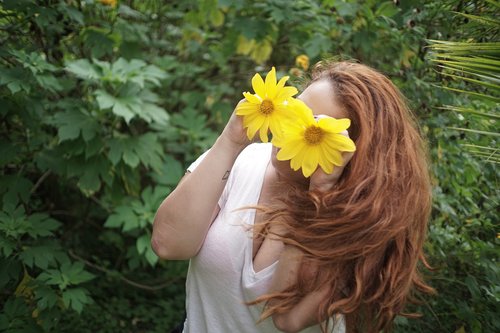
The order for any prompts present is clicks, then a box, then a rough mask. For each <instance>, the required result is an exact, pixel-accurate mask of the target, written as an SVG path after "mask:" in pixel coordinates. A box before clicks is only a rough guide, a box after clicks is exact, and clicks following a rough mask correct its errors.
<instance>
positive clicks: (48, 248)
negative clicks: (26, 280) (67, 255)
mask: <svg viewBox="0 0 500 333" xmlns="http://www.w3.org/2000/svg"><path fill="white" fill-rule="evenodd" d="M56 251H57V252H60V249H59V248H57V247H54V246H52V245H35V246H28V247H26V248H25V249H23V252H21V253H20V254H19V258H20V259H21V260H22V261H23V263H24V264H25V265H26V266H28V267H30V268H33V266H36V267H39V268H41V269H47V268H48V267H49V265H50V264H53V263H55V252H56Z"/></svg>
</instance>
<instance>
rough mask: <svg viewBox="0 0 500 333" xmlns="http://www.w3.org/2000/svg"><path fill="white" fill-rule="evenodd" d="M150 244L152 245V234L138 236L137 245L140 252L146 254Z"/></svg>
mask: <svg viewBox="0 0 500 333" xmlns="http://www.w3.org/2000/svg"><path fill="white" fill-rule="evenodd" d="M150 246H151V236H149V235H142V236H141V237H139V238H137V241H136V247H137V252H139V254H144V253H145V252H146V250H147V249H148V248H149V247H150Z"/></svg>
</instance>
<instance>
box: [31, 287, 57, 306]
mask: <svg viewBox="0 0 500 333" xmlns="http://www.w3.org/2000/svg"><path fill="white" fill-rule="evenodd" d="M35 299H36V301H37V306H38V308H39V309H40V310H45V309H50V308H53V307H55V306H56V305H57V303H58V301H59V295H57V293H56V292H55V291H54V290H53V289H52V288H50V287H47V286H40V287H38V288H36V289H35Z"/></svg>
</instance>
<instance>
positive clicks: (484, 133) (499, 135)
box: [447, 127, 500, 137]
mask: <svg viewBox="0 0 500 333" xmlns="http://www.w3.org/2000/svg"><path fill="white" fill-rule="evenodd" d="M447 128H449V129H453V130H457V131H462V132H471V133H476V134H482V135H490V136H495V137H500V133H497V132H488V131H480V130H476V129H471V128H462V127H447Z"/></svg>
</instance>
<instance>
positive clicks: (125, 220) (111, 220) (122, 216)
mask: <svg viewBox="0 0 500 333" xmlns="http://www.w3.org/2000/svg"><path fill="white" fill-rule="evenodd" d="M104 226H105V227H108V228H120V227H121V228H122V229H123V230H125V229H126V230H132V229H135V228H137V227H138V226H139V223H138V219H137V215H136V214H135V212H134V210H133V209H132V207H130V206H129V205H127V206H118V207H117V208H116V209H115V210H114V212H113V214H111V215H110V216H109V217H108V219H107V220H106V223H104Z"/></svg>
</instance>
